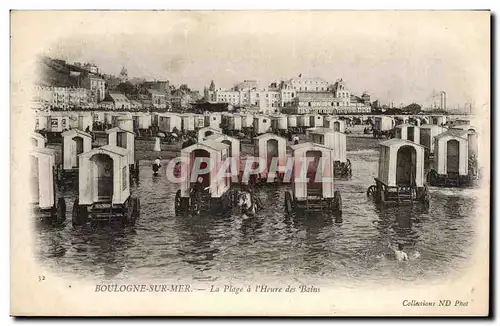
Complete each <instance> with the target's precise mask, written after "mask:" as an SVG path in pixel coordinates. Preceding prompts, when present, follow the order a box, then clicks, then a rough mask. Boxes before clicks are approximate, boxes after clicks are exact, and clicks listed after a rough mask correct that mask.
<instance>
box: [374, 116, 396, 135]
mask: <svg viewBox="0 0 500 326" xmlns="http://www.w3.org/2000/svg"><path fill="white" fill-rule="evenodd" d="M393 128H394V119H393V118H392V117H388V116H378V117H375V119H374V122H373V138H381V137H382V136H385V137H389V136H390V134H391V132H392V129H393Z"/></svg>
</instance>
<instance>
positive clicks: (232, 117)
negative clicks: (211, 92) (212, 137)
mask: <svg viewBox="0 0 500 326" xmlns="http://www.w3.org/2000/svg"><path fill="white" fill-rule="evenodd" d="M225 118H226V121H227V130H228V132H229V134H230V135H237V134H238V133H240V132H241V128H242V127H241V120H242V119H241V115H239V114H236V113H235V114H228V115H226V116H225Z"/></svg>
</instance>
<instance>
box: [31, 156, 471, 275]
mask: <svg viewBox="0 0 500 326" xmlns="http://www.w3.org/2000/svg"><path fill="white" fill-rule="evenodd" d="M348 157H349V159H350V160H351V161H352V168H353V177H352V179H351V180H342V181H339V182H338V184H337V188H338V189H339V190H340V191H341V193H342V198H343V204H344V211H343V215H342V218H343V222H342V223H335V220H334V219H333V218H332V216H329V215H327V214H310V215H308V216H296V215H292V216H285V214H284V191H285V190H289V187H288V186H284V187H283V188H272V187H270V188H266V189H260V190H259V191H258V193H257V194H258V195H259V196H260V197H261V199H262V200H263V202H264V210H263V211H262V212H261V213H260V214H259V216H258V217H256V218H253V219H246V220H244V219H242V218H241V216H239V215H238V214H236V213H235V214H232V215H231V216H229V217H226V218H217V217H202V218H199V217H198V218H192V217H190V218H182V217H176V216H175V214H174V208H173V203H174V198H175V192H176V190H177V187H176V186H175V185H173V184H170V183H168V182H167V180H166V178H163V177H156V178H153V177H152V175H151V171H150V167H149V165H146V164H141V167H140V168H141V171H140V182H139V184H138V185H137V186H136V188H135V193H136V194H137V196H138V197H139V198H140V200H141V217H140V219H139V220H138V221H137V224H136V226H135V227H134V228H120V227H117V226H115V228H113V227H109V226H108V227H106V226H99V227H97V228H91V227H83V228H79V229H74V228H73V227H72V226H71V223H67V224H66V225H65V226H64V227H62V228H58V229H55V228H53V227H49V226H44V225H41V224H38V225H37V255H38V258H39V259H40V260H41V261H42V262H43V263H44V264H46V265H49V266H51V267H53V268H54V269H55V270H57V272H59V273H61V274H65V275H72V276H73V275H83V276H85V277H86V278H94V279H117V278H123V277H127V278H138V279H139V278H143V279H144V278H147V279H172V278H178V277H185V276H186V275H188V276H189V275H191V276H192V277H193V278H195V279H201V280H202V279H209V280H210V279H214V278H217V277H221V278H223V277H224V276H231V277H235V278H241V279H246V278H252V277H255V275H273V276H307V275H309V276H314V277H321V278H328V277H332V278H335V279H336V280H341V279H349V280H350V282H356V281H366V280H375V281H378V280H394V279H398V280H409V281H418V280H423V279H426V280H427V279H428V278H429V277H431V278H432V277H443V276H444V275H447V273H448V272H450V271H456V270H460V268H461V267H464V266H465V264H466V263H467V261H468V259H469V248H470V246H471V245H472V244H473V239H474V228H473V219H474V216H475V214H474V211H475V206H474V202H475V198H477V195H478V192H477V191H474V190H465V189H443V188H431V189H430V192H431V203H430V208H429V210H428V211H424V210H421V209H418V208H416V207H415V208H414V207H401V208H388V209H384V210H380V209H378V208H377V207H376V206H375V205H374V204H373V202H372V201H370V200H368V199H367V198H366V189H367V187H368V186H369V185H371V184H372V183H373V177H374V176H375V175H376V174H377V164H378V155H377V152H376V151H373V150H365V151H354V152H348ZM76 193H77V192H76V190H75V189H69V190H68V191H66V192H65V198H66V202H67V203H68V205H67V209H68V212H67V214H68V215H67V216H71V209H72V204H73V200H74V199H75V198H76ZM398 243H401V244H403V245H404V246H405V250H406V251H407V252H408V254H409V256H410V257H411V259H410V261H408V262H405V263H401V262H397V261H395V260H394V259H393V258H392V255H391V249H390V246H395V245H397V244H398Z"/></svg>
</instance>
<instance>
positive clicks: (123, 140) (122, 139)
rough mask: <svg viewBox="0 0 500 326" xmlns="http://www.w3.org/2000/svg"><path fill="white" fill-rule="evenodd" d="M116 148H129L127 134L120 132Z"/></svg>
mask: <svg viewBox="0 0 500 326" xmlns="http://www.w3.org/2000/svg"><path fill="white" fill-rule="evenodd" d="M116 146H118V147H121V148H127V133H126V132H118V133H116Z"/></svg>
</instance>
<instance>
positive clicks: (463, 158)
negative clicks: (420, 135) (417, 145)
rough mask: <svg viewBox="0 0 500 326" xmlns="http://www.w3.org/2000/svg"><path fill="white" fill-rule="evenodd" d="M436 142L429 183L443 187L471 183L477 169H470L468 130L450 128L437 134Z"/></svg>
mask: <svg viewBox="0 0 500 326" xmlns="http://www.w3.org/2000/svg"><path fill="white" fill-rule="evenodd" d="M434 142H435V145H434V149H435V153H434V167H433V169H431V170H430V171H429V173H428V175H427V178H428V181H429V183H430V184H431V185H432V186H443V187H461V186H469V185H471V183H472V181H473V179H474V175H473V172H475V171H469V148H468V147H469V146H468V145H469V144H468V143H469V142H468V140H467V131H463V130H456V129H450V130H448V131H446V132H444V133H441V134H439V135H437V136H436V137H435V139H434ZM469 172H472V173H469Z"/></svg>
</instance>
